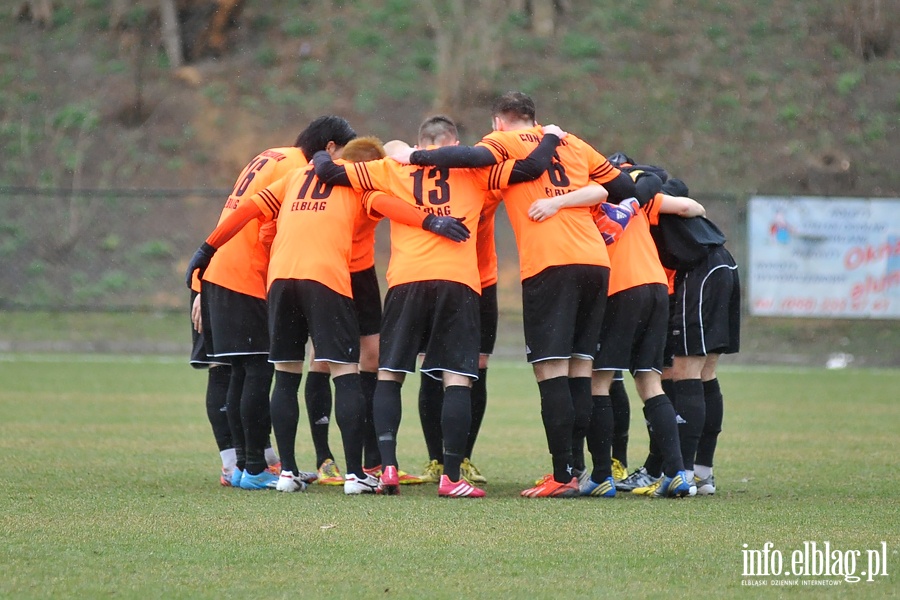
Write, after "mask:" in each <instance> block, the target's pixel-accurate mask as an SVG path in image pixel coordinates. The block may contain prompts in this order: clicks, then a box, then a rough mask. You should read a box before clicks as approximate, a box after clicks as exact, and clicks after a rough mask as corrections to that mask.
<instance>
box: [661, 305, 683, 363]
mask: <svg viewBox="0 0 900 600" xmlns="http://www.w3.org/2000/svg"><path fill="white" fill-rule="evenodd" d="M675 304H676V303H675V294H669V325H668V328H667V331H666V350H665V352H664V353H663V368H664V369H668V368H669V367H671V366H672V361H673V359H674V358H675V338H674V337H673V336H672V332H673V331H675V330H676V329H678V328H679V327H678V321H679V319H680V315H678V314H677V313H676V312H675Z"/></svg>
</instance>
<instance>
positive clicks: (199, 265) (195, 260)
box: [184, 242, 216, 288]
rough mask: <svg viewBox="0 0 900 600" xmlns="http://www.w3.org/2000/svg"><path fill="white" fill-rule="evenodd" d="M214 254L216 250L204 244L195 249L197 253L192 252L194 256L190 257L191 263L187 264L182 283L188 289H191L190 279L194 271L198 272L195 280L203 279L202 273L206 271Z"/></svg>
mask: <svg viewBox="0 0 900 600" xmlns="http://www.w3.org/2000/svg"><path fill="white" fill-rule="evenodd" d="M215 253H216V249H215V248H214V247H212V246H210V245H209V244H207V243H206V242H203V244H202V245H201V246H200V247H199V248H197V251H196V252H194V256H192V257H191V261H190V262H189V263H188V267H187V272H186V273H185V274H184V282H185V284H187V286H188V288H190V287H191V279H192V278H193V276H194V271H197V270H199V271H200V272H199V273H197V279H203V272H204V271H206V267H208V266H209V261H211V260H212V257H213V254H215Z"/></svg>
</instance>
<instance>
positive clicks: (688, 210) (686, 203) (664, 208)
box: [657, 192, 706, 218]
mask: <svg viewBox="0 0 900 600" xmlns="http://www.w3.org/2000/svg"><path fill="white" fill-rule="evenodd" d="M657 199H658V200H659V201H660V206H659V212H660V213H663V214H667V215H677V216H679V217H685V218H689V217H705V216H706V208H704V207H703V205H702V204H700V203H699V202H697V201H696V200H694V199H693V198H688V197H687V196H670V195H669V194H665V193H663V192H660V193H659V194H657Z"/></svg>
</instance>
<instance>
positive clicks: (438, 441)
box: [419, 373, 444, 463]
mask: <svg viewBox="0 0 900 600" xmlns="http://www.w3.org/2000/svg"><path fill="white" fill-rule="evenodd" d="M443 405H444V384H443V383H442V382H441V380H440V379H435V378H434V377H431V376H430V375H427V374H425V373H421V382H420V383H419V421H420V422H421V423H422V435H423V436H425V449H426V450H427V451H428V460H436V461H438V462H439V463H441V462H443V461H444V436H443V433H442V432H441V411H442V410H443Z"/></svg>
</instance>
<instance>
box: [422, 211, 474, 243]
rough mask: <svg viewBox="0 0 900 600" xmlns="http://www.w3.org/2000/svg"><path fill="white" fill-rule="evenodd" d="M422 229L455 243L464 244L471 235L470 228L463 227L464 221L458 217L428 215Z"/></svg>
mask: <svg viewBox="0 0 900 600" xmlns="http://www.w3.org/2000/svg"><path fill="white" fill-rule="evenodd" d="M422 229H424V230H426V231H430V232H431V233H436V234H437V235H441V236H444V237H445V238H447V239H449V240H452V241H454V242H464V241H466V240H467V239H469V235H471V232H470V231H469V228H468V227H466V226H465V225H463V222H462V219H457V218H456V217H436V216H434V215H431V214H429V215H426V217H425V220H424V221H422Z"/></svg>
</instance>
